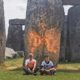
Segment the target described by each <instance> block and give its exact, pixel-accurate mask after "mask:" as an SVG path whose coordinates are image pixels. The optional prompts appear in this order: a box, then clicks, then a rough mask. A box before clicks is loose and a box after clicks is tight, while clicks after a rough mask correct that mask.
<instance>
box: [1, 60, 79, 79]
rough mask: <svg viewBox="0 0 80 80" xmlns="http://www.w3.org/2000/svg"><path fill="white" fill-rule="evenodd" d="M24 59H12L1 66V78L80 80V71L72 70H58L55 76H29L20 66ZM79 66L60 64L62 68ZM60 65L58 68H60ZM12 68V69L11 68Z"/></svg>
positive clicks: (76, 65) (77, 65)
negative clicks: (24, 73)
mask: <svg viewBox="0 0 80 80" xmlns="http://www.w3.org/2000/svg"><path fill="white" fill-rule="evenodd" d="M22 62H23V59H15V60H10V61H6V62H5V66H4V68H3V69H1V68H0V80H80V73H79V72H71V71H69V72H68V71H67V72H65V71H63V72H62V71H58V72H57V73H56V75H54V76H40V75H37V76H31V75H29V76H27V75H23V71H22V69H21V68H20V67H21V65H22ZM67 66H68V67H71V66H72V67H75V68H76V67H78V68H79V66H80V64H79V63H75V64H73V63H71V64H59V67H60V68H64V69H66V68H65V67H67ZM16 67H19V68H18V69H15V70H14V69H13V70H11V68H16ZM59 67H58V68H59ZM9 69H10V70H9Z"/></svg>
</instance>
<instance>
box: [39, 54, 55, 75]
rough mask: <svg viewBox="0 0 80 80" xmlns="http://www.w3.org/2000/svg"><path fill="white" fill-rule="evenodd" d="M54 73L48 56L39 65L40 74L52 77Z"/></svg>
mask: <svg viewBox="0 0 80 80" xmlns="http://www.w3.org/2000/svg"><path fill="white" fill-rule="evenodd" d="M55 72H56V69H55V68H54V64H53V62H52V61H51V60H50V59H49V56H48V55H46V56H45V59H44V61H42V63H41V69H40V74H41V75H43V74H46V75H53V74H55Z"/></svg>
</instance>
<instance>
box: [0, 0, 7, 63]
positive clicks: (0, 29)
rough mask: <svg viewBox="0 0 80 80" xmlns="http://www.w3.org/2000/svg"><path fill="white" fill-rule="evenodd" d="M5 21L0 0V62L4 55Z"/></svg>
mask: <svg viewBox="0 0 80 80" xmlns="http://www.w3.org/2000/svg"><path fill="white" fill-rule="evenodd" d="M5 38H6V36H5V21H4V7H3V0H0V63H2V62H4V56H5V44H6V43H5V41H6V40H5Z"/></svg>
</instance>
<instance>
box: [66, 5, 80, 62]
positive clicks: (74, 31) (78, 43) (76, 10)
mask: <svg viewBox="0 0 80 80" xmlns="http://www.w3.org/2000/svg"><path fill="white" fill-rule="evenodd" d="M67 24H68V40H67V45H68V46H67V47H69V50H68V51H67V52H68V53H67V56H68V58H70V60H71V61H78V60H80V5H79V6H74V7H72V8H70V9H69V13H68V23H67ZM69 56H70V57H69Z"/></svg>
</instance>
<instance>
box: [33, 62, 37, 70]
mask: <svg viewBox="0 0 80 80" xmlns="http://www.w3.org/2000/svg"><path fill="white" fill-rule="evenodd" d="M36 66H37V62H36V61H35V63H34V67H33V70H32V71H33V72H34V71H35V69H36Z"/></svg>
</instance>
